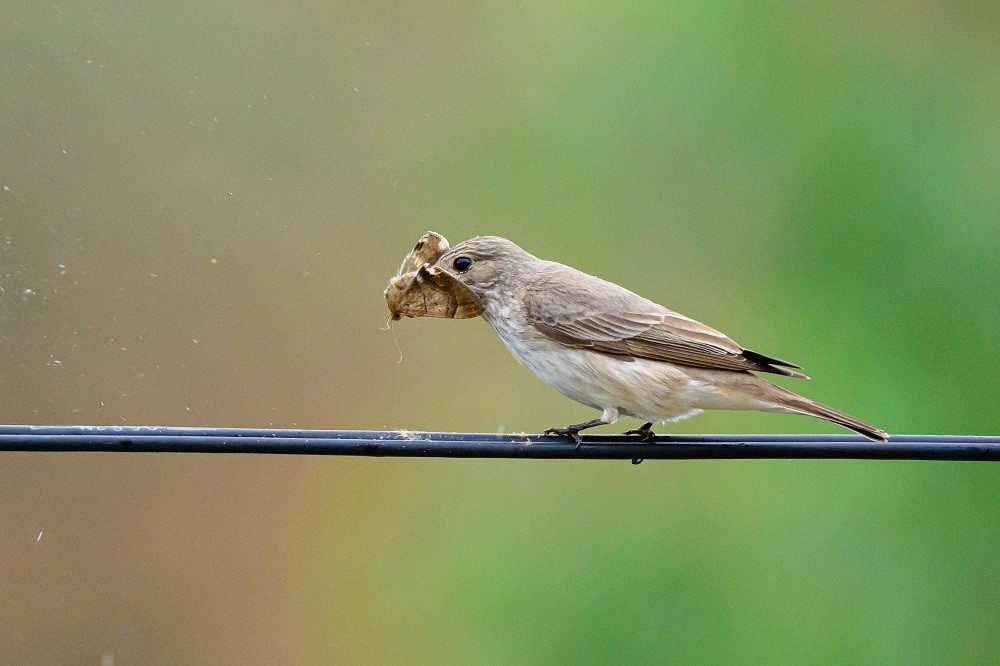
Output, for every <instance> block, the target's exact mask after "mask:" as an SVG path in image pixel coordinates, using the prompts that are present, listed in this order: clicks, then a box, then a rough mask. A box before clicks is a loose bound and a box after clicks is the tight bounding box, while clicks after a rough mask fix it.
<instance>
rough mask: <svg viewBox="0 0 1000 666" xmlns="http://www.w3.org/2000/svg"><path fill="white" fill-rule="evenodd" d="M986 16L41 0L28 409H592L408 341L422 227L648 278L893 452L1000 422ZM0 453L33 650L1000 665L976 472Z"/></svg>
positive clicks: (346, 417) (15, 83) (0, 81)
mask: <svg viewBox="0 0 1000 666" xmlns="http://www.w3.org/2000/svg"><path fill="white" fill-rule="evenodd" d="M997 13H998V12H997V9H996V6H995V5H994V4H991V3H977V2H966V3H950V4H949V3H935V2H925V3H917V4H913V3H911V4H908V5H905V6H903V5H900V4H899V3H889V2H876V3H860V2H847V3H844V2H829V1H826V0H821V1H820V2H816V3H801V4H791V3H775V2H758V3H749V4H747V3H739V2H731V1H725V2H723V1H719V0H716V1H710V2H701V3H660V4H653V5H648V6H646V5H635V4H613V3H582V2H581V3H522V4H517V3H490V4H485V5H471V6H470V5H465V4H460V3H451V4H449V5H435V4H421V3H404V4H402V5H400V4H392V3H390V4H359V5H354V4H341V5H336V6H331V5H330V3H319V2H295V3H268V2H254V3H243V2H219V3H208V4H205V3H192V2H182V3H180V4H178V3H173V4H163V3H152V2H145V1H132V2H124V3H123V2H115V1H112V0H104V1H88V2H80V1H78V0H71V1H70V2H64V3H60V4H56V5H53V4H46V3H36V2H20V1H16V2H13V3H8V4H7V6H6V7H5V9H4V19H5V25H6V30H5V37H6V38H5V39H2V40H0V55H2V58H0V154H2V155H3V156H4V159H3V160H2V163H0V185H2V186H3V189H2V190H0V288H2V291H0V308H2V309H0V312H2V321H0V344H2V349H0V359H2V365H0V367H2V372H0V390H2V394H3V396H4V399H3V401H0V422H14V423H24V422H28V423H83V424H98V423H111V424H115V423H126V424H160V425H180V424H200V425H219V426H222V425H243V426H267V425H273V426H274V427H289V426H300V427H317V428H403V427H405V428H409V429H432V430H466V431H496V430H506V431H537V430H540V429H542V428H545V427H547V426H550V425H561V424H565V423H569V422H575V421H579V420H584V419H587V418H590V417H591V416H592V415H591V414H590V413H589V412H588V410H587V409H586V408H584V407H582V406H580V405H577V404H575V403H572V402H570V401H568V400H566V399H565V398H563V397H562V396H560V395H558V394H557V393H556V392H554V391H553V390H551V389H549V388H548V387H546V386H544V385H543V384H542V383H541V382H539V381H538V380H536V379H535V378H533V377H532V376H531V375H530V373H528V372H527V371H526V370H524V369H523V368H521V367H520V366H518V365H517V364H516V362H515V361H514V360H513V359H512V358H511V357H510V356H509V355H508V354H507V352H506V350H504V348H503V346H502V345H501V344H500V342H499V341H498V340H497V339H496V337H495V335H494V334H493V333H492V331H491V330H489V328H488V327H487V326H486V325H485V324H484V323H482V322H479V321H468V322H456V321H430V320H426V321H425V320H417V321H404V322H400V323H398V324H396V325H394V327H393V330H392V332H391V333H390V332H386V331H383V330H380V328H382V327H384V322H385V317H386V315H387V313H386V311H385V306H384V303H383V301H382V296H381V290H382V288H383V286H384V284H385V282H386V280H387V278H388V277H389V276H390V275H391V274H392V273H393V272H394V271H395V268H396V266H397V265H398V262H399V260H400V259H401V258H402V256H403V255H404V254H405V253H406V252H407V250H408V249H409V248H410V246H411V245H412V243H413V242H414V241H415V240H416V238H417V237H418V236H419V235H420V234H421V233H423V232H424V231H426V230H427V229H433V230H436V231H439V232H441V233H443V234H445V235H446V236H447V237H448V238H449V239H450V240H451V241H452V242H457V241H460V240H463V239H464V238H467V237H469V236H473V235H476V234H485V233H493V234H499V235H504V236H507V237H509V238H511V239H513V240H515V241H516V242H518V243H519V244H520V245H522V246H523V247H525V248H526V249H528V250H529V251H531V252H533V253H535V254H537V255H540V256H543V257H545V258H550V259H555V260H559V261H563V262H565V263H570V264H573V265H574V266H576V267H578V268H581V269H582V270H585V271H588V272H591V273H594V274H598V275H600V276H602V277H605V278H607V279H611V280H614V281H616V282H619V283H621V284H624V285H626V286H628V287H630V288H632V289H634V290H636V291H638V292H640V293H642V294H643V295H646V296H648V297H650V298H652V299H654V300H657V301H659V302H661V303H663V304H665V305H667V306H668V307H671V308H674V309H677V310H679V311H681V312H683V313H685V314H688V315H690V316H692V317H695V318H697V319H700V320H702V321H705V322H706V323H708V324H710V325H713V326H715V327H717V328H720V329H722V330H723V331H726V332H727V333H729V334H730V335H732V336H733V337H734V338H735V339H737V340H738V341H740V342H741V343H743V344H745V345H747V346H749V347H751V348H754V349H758V350H760V351H761V352H764V353H769V354H775V355H778V356H780V357H783V358H789V359H791V360H793V361H796V362H798V363H801V364H802V365H803V366H804V367H805V368H806V371H807V372H808V373H809V374H810V375H811V376H813V377H814V378H815V379H814V380H813V381H812V382H809V383H795V382H785V384H786V385H792V384H794V385H795V388H797V389H799V390H801V391H802V392H803V393H805V394H806V395H808V396H810V397H812V398H815V399H818V400H821V401H823V402H826V403H829V404H832V405H834V406H836V407H838V408H841V409H844V410H845V411H848V412H850V413H853V414H856V415H857V416H859V417H862V418H865V419H867V420H870V421H871V422H873V423H876V424H878V425H880V426H882V427H884V428H885V429H886V430H888V431H889V432H923V433H939V432H945V433H979V434H986V433H992V434H996V433H997V432H1000V416H998V410H997V405H996V397H997V386H998V384H997V379H996V378H997V376H998V373H1000V360H998V356H997V355H996V353H995V352H994V347H995V345H996V340H997V338H998V334H1000V316H998V312H997V303H998V301H1000V277H998V275H1000V259H998V257H1000V232H998V227H997V224H998V219H1000V194H998V191H1000V190H998V187H997V183H998V182H1000V115H998V114H997V108H998V105H1000V75H998V72H1000V48H998V47H1000V36H998V33H997V32H996V30H995V29H994V26H995V25H996V24H997V19H998V16H997ZM393 338H395V339H396V340H397V341H398V344H399V346H400V349H401V354H402V360H401V361H400V362H397V361H398V360H399V358H400V354H399V352H397V349H396V346H395V343H394V342H393ZM623 425H624V427H633V424H631V423H630V424H625V423H624V422H621V423H620V424H619V426H618V427H621V426H623ZM675 428H676V430H677V431H682V432H692V431H728V432H738V431H765V432H766V431H782V432H785V431H787V432H809V431H816V430H827V429H828V428H827V424H824V423H821V422H819V421H815V420H811V419H806V418H797V417H789V416H779V415H765V414H743V413H720V414H708V415H702V416H699V417H697V418H695V419H691V420H688V421H684V422H682V423H679V424H677V425H676V427H675ZM831 428H832V427H831ZM620 429H624V428H620ZM609 430H613V429H609ZM663 430H668V429H663ZM0 469H2V472H0V479H2V483H0V488H2V490H0V501H2V502H3V506H4V507H6V510H5V511H4V512H3V517H2V518H0V556H2V557H3V559H4V561H6V562H7V563H8V574H7V583H6V584H5V588H6V592H7V603H8V609H9V611H10V612H9V613H6V614H5V616H4V619H3V620H0V626H2V627H3V629H4V635H5V636H8V637H10V638H9V640H7V641H5V645H4V647H2V648H0V653H2V654H3V656H4V661H9V662H18V663H54V662H59V663H78V662H80V661H89V662H91V663H93V662H94V661H97V660H100V659H102V658H110V659H112V660H115V659H120V660H121V662H123V663H151V662H153V663H157V662H158V663H178V662H200V663H221V662H229V663H234V662H241V661H251V662H272V663H273V662H276V661H283V662H287V661H291V662H296V663H328V662H329V661H331V660H333V659H339V660H346V661H364V662H367V661H372V660H375V661H434V662H438V661H450V662H460V663H469V662H522V663H523V662H534V663H539V662H554V661H570V660H572V661H580V662H604V661H611V660H616V661H617V660H623V659H627V660H630V661H650V662H651V661H663V660H664V659H671V660H679V659H684V660H686V661H687V660H697V661H729V662H731V661H736V660H739V661H761V662H773V661H804V660H809V661H816V660H822V661H834V662H856V661H860V660H864V661H872V660H875V661H893V662H971V663H977V662H983V661H987V660H991V659H992V658H993V657H994V655H995V653H996V650H997V647H998V645H997V639H996V636H997V635H998V632H1000V622H998V619H997V617H998V616H997V614H996V612H995V609H996V607H997V605H998V603H1000V577H998V575H997V573H996V570H995V567H994V566H993V563H994V562H995V561H996V558H997V556H998V554H1000V518H998V517H997V512H996V510H995V507H996V506H997V505H998V502H1000V489H998V488H1000V486H998V485H997V484H996V483H995V478H994V477H995V470H994V469H992V468H991V467H990V465H988V464H981V465H980V464H951V463H887V462H818V461H817V462H805V461H800V462H794V463H793V462H788V463H784V462H753V461H742V462H741V461H732V462H698V463H695V462H691V463H683V462H679V463H663V464H658V463H655V462H650V463H647V464H644V465H642V466H641V467H638V468H633V467H632V466H630V465H627V464H626V465H622V464H617V463H612V462H608V463H582V462H581V463H572V464H569V463H549V462H525V461H507V462H504V461H498V462H483V461H447V460H441V461H436V460H351V459H344V460H323V459H318V458H308V459H275V458H270V457H261V458H238V457H231V458H230V457H223V456H215V457H207V456H155V455H148V456H147V455H139V454H136V455H132V456H120V457H117V459H116V457H115V456H108V455H105V456H101V455H13V454H5V455H3V456H2V465H0ZM36 537H38V538H36Z"/></svg>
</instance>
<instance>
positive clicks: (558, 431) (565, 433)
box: [544, 428, 583, 448]
mask: <svg viewBox="0 0 1000 666" xmlns="http://www.w3.org/2000/svg"><path fill="white" fill-rule="evenodd" d="M544 434H546V435H561V436H562V437H569V438H570V439H572V440H573V441H574V442H576V448H580V445H581V444H583V438H582V437H580V431H579V430H571V429H570V428H546V429H545V433H544Z"/></svg>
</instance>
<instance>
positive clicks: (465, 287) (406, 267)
mask: <svg viewBox="0 0 1000 666" xmlns="http://www.w3.org/2000/svg"><path fill="white" fill-rule="evenodd" d="M537 261H538V259H536V258H535V257H533V256H532V255H530V254H528V253H527V252H525V251H524V250H522V249H521V248H519V247H518V246H517V245H515V244H514V243H511V242H510V241H509V240H507V239H505V238H500V237H498V236H477V237H476V238H472V239H469V240H467V241H464V242H462V243H459V244H458V245H456V246H455V247H454V248H451V247H449V245H448V241H447V240H446V239H445V238H444V237H443V236H441V235H440V234H437V233H434V232H433V231H429V232H427V233H426V234H424V235H423V236H422V237H421V238H420V240H419V241H417V244H416V245H415V246H414V248H413V250H412V251H411V252H410V254H408V255H407V256H406V258H405V259H403V263H402V265H401V266H400V267H399V273H397V275H396V276H395V277H394V278H392V280H390V281H389V286H388V287H387V288H386V290H385V298H386V303H387V304H388V306H389V311H390V312H391V313H392V316H393V318H394V319H399V318H400V317H448V318H454V319H467V318H469V317H476V316H478V315H481V314H482V313H483V312H484V310H485V309H486V308H487V307H488V306H489V304H490V303H491V301H493V299H502V298H505V297H506V295H507V294H508V293H509V292H510V289H509V287H513V286H516V285H517V284H518V283H519V281H520V280H522V279H523V278H524V276H525V275H527V274H528V273H529V272H530V270H531V266H532V264H533V262H537ZM504 287H508V288H504Z"/></svg>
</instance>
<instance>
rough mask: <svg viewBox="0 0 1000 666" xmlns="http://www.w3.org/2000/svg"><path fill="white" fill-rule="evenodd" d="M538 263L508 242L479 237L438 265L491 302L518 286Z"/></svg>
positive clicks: (457, 249)
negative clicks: (505, 289)
mask: <svg viewBox="0 0 1000 666" xmlns="http://www.w3.org/2000/svg"><path fill="white" fill-rule="evenodd" d="M536 261H538V259H537V258H535V257H534V256H532V255H530V254H528V253H527V252H525V251H524V250H522V249H521V248H520V247H518V246H517V245H515V244H514V243H512V242H510V241H509V240H507V239H506V238H500V237H499V236H476V237H475V238H470V239H469V240H467V241H462V242H461V243H459V244H458V245H456V246H455V247H453V248H451V249H449V250H448V251H447V252H445V253H444V254H443V255H442V256H441V257H440V258H439V259H438V260H437V262H436V264H435V265H437V266H439V267H440V268H441V269H442V270H444V271H447V272H448V273H450V274H451V275H453V276H455V278H456V279H457V280H458V281H459V282H461V283H463V284H464V285H466V286H467V287H468V288H469V289H471V290H472V291H473V292H474V293H475V294H476V295H477V296H479V297H480V298H485V299H488V298H490V296H491V295H492V294H493V293H494V292H496V291H497V290H498V289H500V288H502V287H513V286H515V285H516V284H517V283H518V282H519V281H520V280H521V279H523V277H524V276H525V275H526V273H527V272H528V271H530V270H531V266H532V264H533V263H534V262H536Z"/></svg>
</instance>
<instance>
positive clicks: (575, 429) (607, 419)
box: [545, 407, 618, 448]
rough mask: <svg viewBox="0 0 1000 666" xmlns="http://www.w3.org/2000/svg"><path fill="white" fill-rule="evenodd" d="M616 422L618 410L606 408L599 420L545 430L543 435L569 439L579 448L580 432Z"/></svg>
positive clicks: (581, 440)
mask: <svg viewBox="0 0 1000 666" xmlns="http://www.w3.org/2000/svg"><path fill="white" fill-rule="evenodd" d="M617 420H618V410H617V409H615V408H614V407H607V408H605V409H604V413H603V414H601V416H600V417H599V418H596V419H593V420H592V421H586V422H584V423H574V424H573V425H568V426H565V427H562V428H546V429H545V434H546V435H562V436H563V437H569V438H571V439H572V440H573V441H574V442H576V446H577V448H580V444H582V443H583V438H582V437H580V431H581V430H586V429H587V428H593V427H595V426H599V425H607V424H609V423H614V422H615V421H617Z"/></svg>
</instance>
